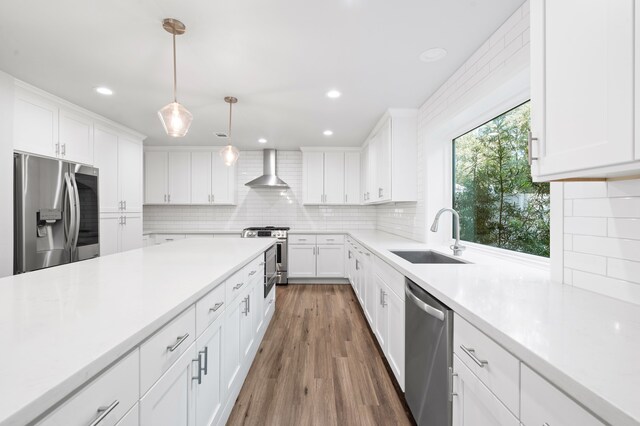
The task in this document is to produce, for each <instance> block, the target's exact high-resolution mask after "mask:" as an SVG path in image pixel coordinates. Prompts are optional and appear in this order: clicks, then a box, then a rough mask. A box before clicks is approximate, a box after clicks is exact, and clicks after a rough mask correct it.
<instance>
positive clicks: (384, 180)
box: [375, 119, 391, 201]
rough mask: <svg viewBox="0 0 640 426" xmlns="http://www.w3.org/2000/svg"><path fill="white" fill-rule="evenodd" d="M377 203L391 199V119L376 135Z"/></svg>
mask: <svg viewBox="0 0 640 426" xmlns="http://www.w3.org/2000/svg"><path fill="white" fill-rule="evenodd" d="M376 179H377V187H376V188H375V197H376V200H377V201H387V200H390V199H391V119H388V120H387V121H386V122H385V123H384V125H382V127H381V128H380V130H378V134H377V135H376Z"/></svg>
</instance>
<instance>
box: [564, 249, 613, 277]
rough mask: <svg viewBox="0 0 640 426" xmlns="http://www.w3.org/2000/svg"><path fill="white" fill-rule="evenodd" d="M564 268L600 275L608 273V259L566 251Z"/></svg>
mask: <svg viewBox="0 0 640 426" xmlns="http://www.w3.org/2000/svg"><path fill="white" fill-rule="evenodd" d="M564 266H565V268H571V269H578V270H580V271H586V272H593V273H594V274H600V275H605V274H606V273H607V259H606V258H604V257H602V256H597V255H593V254H584V253H576V252H572V251H565V252H564Z"/></svg>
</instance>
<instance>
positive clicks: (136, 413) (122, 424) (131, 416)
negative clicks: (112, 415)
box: [116, 403, 140, 426]
mask: <svg viewBox="0 0 640 426" xmlns="http://www.w3.org/2000/svg"><path fill="white" fill-rule="evenodd" d="M139 424H140V407H139V406H138V404H137V403H136V405H134V406H133V408H132V409H131V410H129V412H128V413H127V414H125V415H124V417H123V418H121V419H120V421H119V422H118V423H116V426H138V425H139Z"/></svg>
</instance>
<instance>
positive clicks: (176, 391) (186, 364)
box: [140, 342, 198, 426]
mask: <svg viewBox="0 0 640 426" xmlns="http://www.w3.org/2000/svg"><path fill="white" fill-rule="evenodd" d="M197 357H198V352H197V350H196V344H195V342H194V343H192V344H191V345H190V346H189V347H188V348H187V350H185V351H184V352H183V354H182V355H181V356H180V358H179V359H178V360H177V361H176V362H175V363H174V364H173V365H172V366H171V367H170V368H169V370H167V372H166V373H165V374H164V375H163V376H162V377H161V378H160V380H158V381H157V382H156V383H155V384H154V385H153V386H152V387H151V389H149V391H148V392H147V393H146V394H145V395H144V396H143V397H142V399H141V400H140V425H141V426H196V417H195V415H194V414H195V407H196V405H195V403H196V400H195V389H196V386H198V382H197V374H198V372H197V368H198V363H197ZM194 377H196V379H194Z"/></svg>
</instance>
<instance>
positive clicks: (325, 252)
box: [316, 244, 344, 278]
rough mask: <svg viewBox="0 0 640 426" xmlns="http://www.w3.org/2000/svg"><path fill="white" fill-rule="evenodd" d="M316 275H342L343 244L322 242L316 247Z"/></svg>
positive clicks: (338, 276) (328, 276) (329, 276)
mask: <svg viewBox="0 0 640 426" xmlns="http://www.w3.org/2000/svg"><path fill="white" fill-rule="evenodd" d="M316 276H318V277H324V278H342V277H344V244H335V245H331V244H322V245H318V246H317V247H316Z"/></svg>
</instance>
